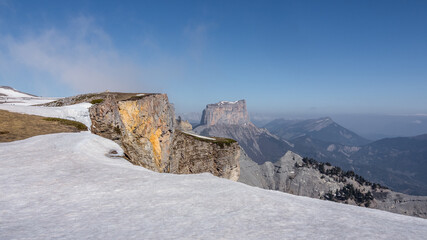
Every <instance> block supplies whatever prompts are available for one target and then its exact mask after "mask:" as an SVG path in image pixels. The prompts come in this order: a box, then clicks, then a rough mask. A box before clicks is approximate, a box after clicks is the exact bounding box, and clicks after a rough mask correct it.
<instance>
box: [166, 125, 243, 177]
mask: <svg viewBox="0 0 427 240" xmlns="http://www.w3.org/2000/svg"><path fill="white" fill-rule="evenodd" d="M172 146H173V151H172V159H173V162H172V164H171V169H170V170H171V172H172V173H184V174H190V173H202V172H209V173H212V174H213V175H215V176H219V177H223V178H228V179H231V180H233V181H237V179H239V175H240V165H239V157H240V147H239V144H238V143H237V142H236V141H234V140H231V139H222V138H206V137H202V136H197V135H195V134H192V133H187V132H181V131H176V132H175V136H174V139H173V144H172Z"/></svg>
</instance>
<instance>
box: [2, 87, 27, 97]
mask: <svg viewBox="0 0 427 240" xmlns="http://www.w3.org/2000/svg"><path fill="white" fill-rule="evenodd" d="M0 95H2V96H3V95H4V96H7V97H14V98H24V97H28V98H32V97H35V96H33V95H30V94H27V93H23V92H19V91H18V90H16V89H14V88H11V87H6V86H0Z"/></svg>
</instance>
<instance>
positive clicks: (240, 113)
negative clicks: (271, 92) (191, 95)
mask: <svg viewBox="0 0 427 240" xmlns="http://www.w3.org/2000/svg"><path fill="white" fill-rule="evenodd" d="M249 123H250V121H249V115H248V111H247V109H246V101H245V100H239V101H234V102H229V101H221V102H218V103H214V104H208V105H206V108H205V110H203V114H202V119H201V122H200V124H201V125H207V126H212V125H216V124H227V125H245V124H249Z"/></svg>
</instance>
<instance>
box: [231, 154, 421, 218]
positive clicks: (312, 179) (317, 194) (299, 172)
mask: <svg viewBox="0 0 427 240" xmlns="http://www.w3.org/2000/svg"><path fill="white" fill-rule="evenodd" d="M240 166H241V169H240V178H239V180H238V181H239V182H242V183H245V184H248V185H251V186H256V187H260V188H264V189H270V190H278V191H282V192H286V193H291V194H295V195H299V196H307V197H312V198H319V199H327V194H328V193H331V194H333V195H334V194H335V192H336V191H337V190H338V191H340V190H342V189H343V188H344V187H345V186H346V185H348V184H350V185H352V186H353V187H354V189H357V190H358V191H360V192H361V193H363V194H367V193H368V192H371V193H372V196H373V199H372V200H368V201H366V202H364V203H362V204H360V203H359V204H358V203H356V201H354V200H353V199H351V198H350V199H347V200H343V201H338V200H336V199H335V201H338V202H342V203H347V204H352V205H359V206H369V207H370V208H375V209H380V210H385V211H389V212H393V213H399V214H405V215H409V216H417V217H422V218H427V197H421V196H410V195H406V194H402V193H397V192H393V191H391V190H389V189H384V188H373V187H372V186H371V185H364V184H361V183H359V182H358V181H356V180H355V178H352V177H344V178H342V177H337V176H329V175H326V174H323V173H321V172H320V171H319V169H317V168H313V167H309V166H307V165H306V164H304V162H303V161H302V157H301V156H299V155H298V154H296V153H293V152H291V151H289V152H287V153H286V154H285V155H284V156H283V157H282V158H281V159H280V160H279V161H277V162H275V163H271V162H266V163H264V164H262V165H258V164H256V163H255V162H254V161H252V160H251V159H250V158H249V157H247V155H245V154H244V153H242V155H241V158H240ZM332 168H333V166H326V170H327V169H332Z"/></svg>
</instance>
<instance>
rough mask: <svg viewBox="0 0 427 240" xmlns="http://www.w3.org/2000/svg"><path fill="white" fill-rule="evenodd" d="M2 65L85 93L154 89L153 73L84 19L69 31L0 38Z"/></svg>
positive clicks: (76, 20)
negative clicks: (40, 76)
mask: <svg viewBox="0 0 427 240" xmlns="http://www.w3.org/2000/svg"><path fill="white" fill-rule="evenodd" d="M2 50H3V51H2ZM0 62H2V63H6V62H8V65H9V66H12V65H13V67H14V68H15V69H14V71H19V70H20V69H19V68H22V69H25V70H26V71H31V72H39V73H43V74H47V75H49V76H51V77H52V78H53V79H55V80H57V81H59V82H61V83H63V84H65V85H68V86H70V87H72V88H73V89H75V90H77V91H81V92H88V91H103V90H106V89H109V90H115V91H135V90H136V89H149V88H151V87H152V85H150V86H145V85H146V84H148V82H149V81H148V79H146V78H147V75H149V76H150V77H152V76H153V73H144V72H143V71H142V70H141V68H140V67H139V66H138V65H137V64H136V63H135V61H134V60H133V59H131V58H129V57H127V56H124V55H121V54H120V52H119V51H118V50H117V48H115V47H114V44H113V42H112V40H111V38H110V36H109V35H108V34H107V33H106V32H105V31H103V29H102V28H100V27H98V26H97V25H96V24H95V23H94V20H93V19H91V18H88V17H84V16H81V17H78V18H75V19H73V20H72V21H71V22H70V24H69V27H68V28H67V29H65V30H63V29H57V28H51V29H47V30H43V31H41V32H38V33H36V34H34V33H31V34H27V35H26V36H25V37H19V38H18V37H15V36H10V35H9V36H3V37H1V36H0ZM11 62H12V63H13V64H11Z"/></svg>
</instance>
